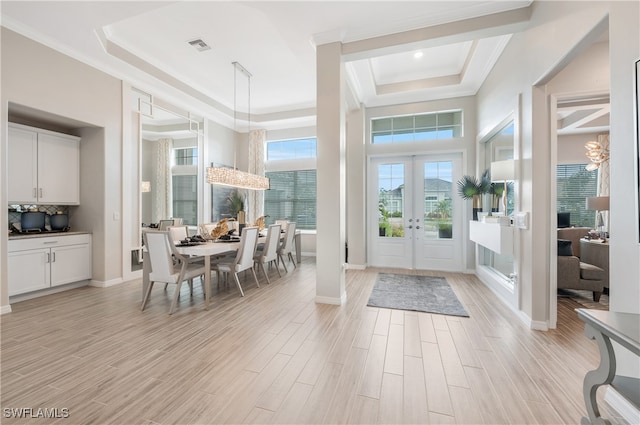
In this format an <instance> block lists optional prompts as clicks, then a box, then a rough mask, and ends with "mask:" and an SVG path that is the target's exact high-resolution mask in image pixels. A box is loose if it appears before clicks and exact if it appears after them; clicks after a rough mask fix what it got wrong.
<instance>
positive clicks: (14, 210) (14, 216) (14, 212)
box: [7, 205, 69, 229]
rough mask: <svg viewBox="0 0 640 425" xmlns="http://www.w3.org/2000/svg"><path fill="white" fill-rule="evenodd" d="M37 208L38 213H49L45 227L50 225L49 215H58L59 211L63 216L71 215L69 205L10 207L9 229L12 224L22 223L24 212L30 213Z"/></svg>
mask: <svg viewBox="0 0 640 425" xmlns="http://www.w3.org/2000/svg"><path fill="white" fill-rule="evenodd" d="M34 207H35V208H37V209H38V211H41V212H44V213H47V217H46V218H45V225H46V226H48V225H49V215H51V214H56V213H57V212H58V211H62V213H63V214H69V206H68V205H9V223H7V224H8V226H9V229H11V223H20V215H22V213H23V212H26V211H29V209H30V208H34Z"/></svg>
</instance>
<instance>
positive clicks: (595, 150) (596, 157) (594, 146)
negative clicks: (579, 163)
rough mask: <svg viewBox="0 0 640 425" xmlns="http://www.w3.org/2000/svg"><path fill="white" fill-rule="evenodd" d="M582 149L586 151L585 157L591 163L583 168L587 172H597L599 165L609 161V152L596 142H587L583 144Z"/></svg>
mask: <svg viewBox="0 0 640 425" xmlns="http://www.w3.org/2000/svg"><path fill="white" fill-rule="evenodd" d="M584 148H585V149H586V150H587V152H586V153H585V155H586V156H587V158H589V160H590V161H591V163H589V164H587V166H586V167H585V170H587V171H595V170H597V169H598V168H599V167H600V164H602V163H603V162H605V161H607V160H608V159H609V150H608V149H607V148H606V147H604V146H602V144H601V143H600V142H596V141H595V140H592V141H589V142H587V143H585V145H584Z"/></svg>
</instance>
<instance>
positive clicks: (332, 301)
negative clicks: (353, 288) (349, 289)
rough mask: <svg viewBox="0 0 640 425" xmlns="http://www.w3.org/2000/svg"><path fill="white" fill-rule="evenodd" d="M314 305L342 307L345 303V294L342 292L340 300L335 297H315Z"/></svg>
mask: <svg viewBox="0 0 640 425" xmlns="http://www.w3.org/2000/svg"><path fill="white" fill-rule="evenodd" d="M315 301H316V304H331V305H343V304H344V303H346V302H347V293H346V292H343V293H342V295H341V296H340V298H336V297H322V296H319V295H316V299H315Z"/></svg>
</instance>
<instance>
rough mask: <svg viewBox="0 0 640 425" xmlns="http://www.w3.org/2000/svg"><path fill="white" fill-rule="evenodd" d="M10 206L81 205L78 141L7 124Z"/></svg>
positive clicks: (59, 134) (64, 136) (35, 129)
mask: <svg viewBox="0 0 640 425" xmlns="http://www.w3.org/2000/svg"><path fill="white" fill-rule="evenodd" d="M8 140H9V143H8V155H7V156H8V163H9V166H8V168H9V174H8V177H9V182H8V183H9V184H8V186H9V191H8V201H9V203H10V204H48V205H77V204H79V203H80V173H79V172H80V138H78V137H75V136H70V135H68V134H61V133H54V132H52V131H48V130H41V129H38V128H33V127H27V126H24V125H20V124H13V123H10V124H9V139H8Z"/></svg>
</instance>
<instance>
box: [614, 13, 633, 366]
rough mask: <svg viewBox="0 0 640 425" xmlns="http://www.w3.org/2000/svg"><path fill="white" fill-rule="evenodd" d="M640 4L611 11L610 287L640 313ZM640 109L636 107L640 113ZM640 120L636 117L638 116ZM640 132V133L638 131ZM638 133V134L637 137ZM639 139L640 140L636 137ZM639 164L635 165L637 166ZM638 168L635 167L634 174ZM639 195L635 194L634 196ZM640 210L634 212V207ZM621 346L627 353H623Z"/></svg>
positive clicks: (624, 305) (625, 362)
mask: <svg viewBox="0 0 640 425" xmlns="http://www.w3.org/2000/svg"><path fill="white" fill-rule="evenodd" d="M639 16H640V4H639V3H638V2H614V3H613V4H612V5H611V11H610V22H609V28H610V33H609V34H610V35H609V37H610V41H611V48H610V53H609V55H610V64H611V65H610V66H611V160H610V161H611V211H610V214H611V234H612V235H615V240H612V241H611V247H610V252H609V258H610V260H609V261H610V280H611V282H612V283H611V284H612V286H613V284H614V283H615V285H616V287H615V288H616V289H615V290H613V289H612V290H611V294H610V310H612V311H620V312H626V313H636V314H638V313H640V302H638V300H640V239H639V237H640V236H639V235H638V233H639V227H640V224H639V223H638V221H639V217H638V213H639V212H638V199H637V196H638V188H637V186H636V185H637V182H638V177H637V174H636V173H638V170H637V168H636V167H637V166H638V164H637V163H636V164H634V162H635V161H636V160H637V158H638V155H639V153H638V150H637V149H638V148H637V147H635V146H634V143H633V142H634V133H635V132H636V131H637V130H636V129H637V127H635V126H636V125H640V123H638V122H637V121H636V122H634V117H633V111H634V87H635V83H634V71H633V64H634V62H635V61H637V60H638V59H640V27H639V26H638V17H639ZM637 113H638V111H637V110H636V114H637ZM636 119H637V116H636ZM635 134H637V133H635ZM636 137H637V136H636ZM636 143H637V140H636ZM634 166H635V167H634ZM634 169H635V170H636V171H635V173H634ZM633 194H635V196H634V195H633ZM634 211H635V212H636V213H635V214H634V213H633V212H634ZM617 351H618V352H619V366H618V370H619V372H620V373H621V374H622V375H628V376H636V377H638V376H640V363H639V362H638V361H637V357H634V356H631V355H629V352H628V351H626V350H617ZM620 351H622V353H624V354H622V353H620Z"/></svg>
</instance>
